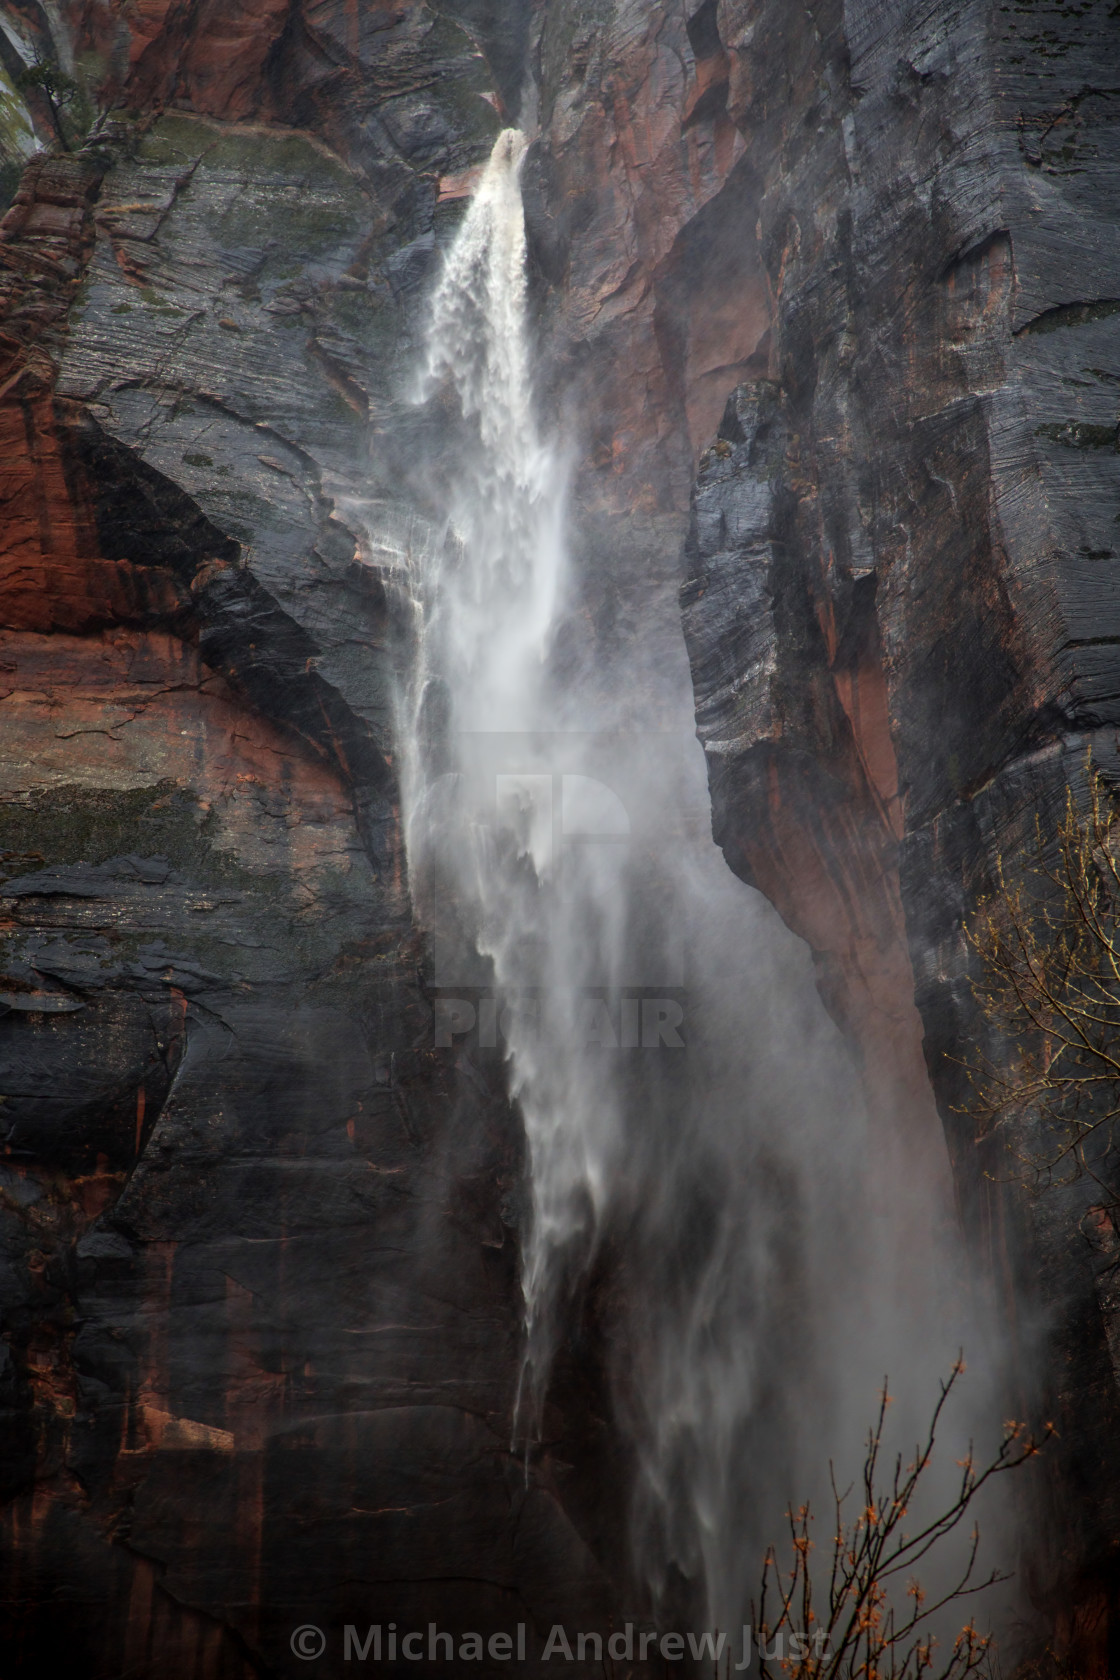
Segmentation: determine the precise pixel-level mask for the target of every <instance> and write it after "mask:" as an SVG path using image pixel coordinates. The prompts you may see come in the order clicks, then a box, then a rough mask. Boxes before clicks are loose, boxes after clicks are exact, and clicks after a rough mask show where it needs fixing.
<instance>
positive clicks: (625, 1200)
mask: <svg viewBox="0 0 1120 1680" xmlns="http://www.w3.org/2000/svg"><path fill="white" fill-rule="evenodd" d="M526 145H527V142H526V140H525V138H524V136H523V135H521V134H519V133H517V132H514V131H506V132H505V133H503V134H502V135H501V136H500V137H499V139H498V140H497V142H496V144H495V146H494V150H493V153H492V156H491V158H490V161H489V164H488V166H487V168H486V170H485V172H484V174H483V176H482V178H481V181H480V183H479V185H478V188H477V190H476V192H475V194H474V197H473V199H472V202H471V204H470V206H469V209H468V210H467V213H466V215H465V217H464V219H463V221H462V223H461V225H460V228H459V230H458V232H457V235H456V237H455V239H454V241H453V243H452V244H451V246H450V249H449V250H448V252H447V254H446V257H445V260H444V265H443V270H442V275H441V278H440V280H439V283H438V286H437V288H436V291H435V294H434V298H433V301H432V305H431V312H430V318H429V325H428V331H427V339H426V355H425V361H424V367H423V371H422V377H421V385H422V390H421V393H420V400H424V401H428V402H431V403H433V404H434V403H437V402H438V403H442V404H443V405H444V410H445V411H446V410H448V409H451V408H453V409H456V410H457V417H456V418H455V419H454V420H453V422H451V423H452V424H453V426H454V429H455V438H456V442H455V448H454V450H453V451H449V452H448V453H447V454H446V456H445V457H444V458H443V460H441V461H440V463H439V464H438V465H435V466H433V469H432V471H433V473H434V474H436V475H438V476H439V478H440V482H441V484H442V486H443V492H442V493H443V499H444V511H445V514H446V523H445V526H444V528H443V530H442V532H441V533H440V534H439V535H438V536H432V537H431V538H430V540H427V541H426V542H425V543H424V544H423V545H422V550H421V553H420V556H419V559H418V561H417V562H416V563H415V565H414V567H413V575H412V577H411V579H410V584H411V588H412V592H413V596H414V599H415V601H416V604H417V605H416V611H417V623H418V632H417V659H416V669H415V674H414V681H413V685H412V688H411V691H410V695H409V700H408V705H407V713H408V716H407V719H406V723H405V727H404V728H403V729H402V737H403V740H404V744H405V747H406V765H405V771H404V777H403V781H404V793H405V802H406V811H407V833H408V847H409V859H410V873H411V878H412V883H413V891H414V896H415V899H416V903H417V909H418V913H419V914H420V917H421V919H422V920H424V921H427V923H428V925H429V926H430V927H431V928H432V930H433V935H434V942H435V951H436V968H437V973H436V984H437V987H441V988H443V989H444V990H446V989H447V988H451V989H452V990H453V991H457V992H463V991H464V990H466V991H469V992H470V995H471V996H472V997H473V998H474V999H475V1004H474V1005H472V1007H471V1010H470V1012H469V1018H470V1019H471V1020H472V1021H475V1022H476V1024H477V1030H478V1034H479V1042H480V1043H488V1044H490V1045H493V1044H495V1043H496V1042H498V1041H499V1040H498V1038H497V1028H498V1023H499V1021H500V1025H501V1035H502V1036H501V1042H502V1043H504V1046H505V1048H506V1051H507V1053H508V1065H509V1071H510V1082H511V1087H512V1091H513V1094H514V1096H515V1097H516V1099H517V1102H518V1105H519V1108H520V1112H521V1115H522V1116H523V1121H524V1128H525V1136H526V1142H527V1154H528V1169H529V1180H530V1190H531V1210H530V1217H529V1221H528V1226H527V1229H526V1230H525V1231H523V1234H522V1280H523V1289H524V1297H525V1321H526V1341H525V1363H524V1372H523V1382H522V1391H521V1395H520V1400H519V1406H518V1417H517V1419H516V1420H515V1427H516V1428H517V1430H518V1431H519V1433H520V1435H521V1437H522V1438H523V1439H524V1440H528V1439H531V1437H532V1436H533V1434H534V1432H535V1430H536V1428H537V1426H538V1424H539V1421H540V1416H541V1408H542V1406H543V1401H544V1397H545V1391H546V1386H547V1383H548V1379H549V1373H550V1368H551V1365H552V1361H553V1358H554V1355H555V1352H556V1349H557V1347H558V1345H559V1343H560V1341H561V1339H562V1337H563V1335H564V1333H565V1329H566V1327H567V1316H568V1314H569V1312H570V1311H571V1303H572V1300H573V1295H574V1292H576V1291H577V1290H578V1286H579V1284H580V1282H581V1280H583V1279H585V1278H586V1276H587V1273H588V1268H589V1266H590V1264H591V1261H592V1258H593V1256H594V1254H595V1251H596V1244H597V1243H600V1242H602V1241H603V1240H604V1239H606V1238H609V1241H610V1244H611V1246H612V1253H613V1254H614V1255H615V1256H616V1260H615V1273H616V1276H617V1277H618V1278H619V1279H621V1282H620V1283H619V1285H618V1287H617V1288H616V1289H615V1290H614V1291H613V1294H612V1304H611V1306H610V1308H609V1311H608V1312H607V1318H608V1323H607V1325H606V1329H605V1336H606V1339H607V1342H608V1347H609V1359H610V1367H611V1378H612V1384H613V1390H612V1392H613V1406H614V1411H615V1414H616V1423H617V1424H618V1426H619V1427H620V1428H622V1429H623V1430H625V1432H626V1433H627V1435H628V1437H629V1439H630V1441H631V1444H632V1448H633V1454H634V1458H635V1461H636V1467H637V1468H636V1475H635V1491H634V1496H633V1510H632V1528H633V1536H634V1544H635V1551H636V1557H637V1562H638V1567H639V1570H640V1571H641V1572H642V1573H643V1574H644V1576H645V1580H646V1583H647V1585H648V1588H649V1591H650V1594H651V1598H652V1600H653V1601H654V1602H655V1603H657V1602H658V1601H659V1600H661V1599H662V1598H663V1594H664V1592H665V1591H666V1584H667V1583H671V1582H672V1581H673V1580H677V1581H683V1582H685V1583H687V1584H689V1585H688V1590H687V1592H686V1594H685V1597H686V1599H687V1603H688V1608H689V1613H691V1614H692V1615H693V1616H694V1617H697V1618H703V1617H706V1618H707V1622H708V1625H710V1626H723V1627H728V1626H732V1625H736V1624H737V1622H738V1620H739V1618H740V1617H741V1615H742V1613H743V1610H744V1605H745V1602H746V1600H748V1599H749V1597H750V1594H751V1591H752V1589H753V1587H754V1585H755V1582H756V1579H757V1568H756V1566H757V1560H758V1557H759V1555H760V1553H761V1550H762V1548H763V1546H764V1545H765V1543H766V1542H767V1541H769V1540H770V1539H772V1538H774V1537H775V1535H776V1533H777V1530H778V1528H779V1526H780V1521H781V1512H782V1510H783V1509H784V1508H785V1505H786V1503H788V1501H789V1500H790V1498H791V1497H797V1498H799V1499H800V1498H801V1497H804V1496H805V1495H806V1494H808V1493H812V1492H816V1491H819V1488H820V1484H821V1478H822V1475H823V1474H824V1473H825V1471H826V1460H827V1455H828V1454H829V1453H834V1454H835V1455H836V1456H837V1457H838V1459H839V1460H840V1462H841V1463H842V1464H843V1463H845V1462H850V1460H851V1456H852V1451H853V1449H854V1448H856V1447H858V1441H859V1438H860V1435H861V1433H862V1429H863V1426H864V1424H865V1422H866V1419H867V1417H868V1415H869V1412H870V1409H871V1406H872V1404H873V1401H874V1395H875V1389H876V1386H877V1382H878V1380H880V1379H881V1376H882V1372H883V1371H884V1370H885V1369H888V1368H889V1369H890V1371H891V1373H892V1379H893V1378H894V1377H895V1376H897V1378H898V1382H897V1384H894V1383H892V1386H895V1388H896V1393H897V1395H898V1397H899V1402H900V1404H899V1406H898V1408H897V1412H898V1415H899V1419H900V1423H901V1426H902V1431H903V1434H904V1435H909V1436H910V1437H911V1438H913V1436H915V1435H916V1434H917V1431H918V1427H919V1426H920V1423H921V1422H922V1421H923V1420H924V1418H925V1417H926V1416H927V1415H928V1404H929V1401H930V1398H931V1395H932V1392H933V1388H934V1380H935V1377H936V1375H937V1374H939V1373H944V1371H945V1370H947V1368H948V1364H949V1361H950V1358H951V1355H952V1352H953V1351H954V1350H955V1340H956V1337H955V1332H954V1327H953V1319H952V1315H951V1314H950V1313H947V1312H946V1311H945V1310H944V1304H943V1302H942V1301H940V1300H939V1299H938V1290H939V1288H940V1285H939V1282H938V1280H939V1279H940V1278H944V1277H945V1276H946V1275H947V1272H946V1263H945V1258H944V1253H943V1250H942V1248H941V1247H940V1246H939V1244H940V1242H941V1237H940V1236H939V1234H938V1226H939V1221H940V1220H941V1219H942V1215H943V1211H944V1210H943V1208H942V1206H941V1203H940V1194H941V1185H942V1180H941V1176H940V1173H939V1172H938V1171H937V1170H934V1171H933V1172H932V1173H931V1172H930V1171H929V1160H928V1158H921V1159H920V1158H919V1157H918V1156H913V1157H912V1158H907V1157H906V1154H905V1146H900V1149H901V1153H900V1154H898V1155H897V1157H896V1158H895V1159H893V1160H892V1161H891V1162H889V1163H887V1164H886V1165H884V1164H883V1163H884V1159H885V1157H884V1156H883V1155H882V1152H880V1163H879V1167H878V1169H877V1170H878V1177H875V1176H874V1175H873V1174H869V1172H868V1171H867V1169H866V1167H865V1165H864V1163H865V1162H866V1160H867V1156H868V1146H867V1138H866V1120H865V1117H864V1114H863V1110H862V1106H861V1102H860V1098H859V1095H858V1081H857V1079H856V1078H855V1075H854V1073H853V1070H852V1068H851V1067H850V1065H849V1062H848V1058H847V1055H846V1053H845V1051H844V1048H843V1046H842V1044H841V1042H840V1039H839V1035H838V1034H837V1033H836V1031H835V1030H834V1028H833V1027H832V1025H831V1023H830V1022H829V1021H828V1019H827V1017H826V1016H825V1015H824V1012H823V1010H822V1008H821V1006H820V1004H819V1001H818V998H817V995H816V992H815V988H814V985H813V979H812V973H811V965H810V963H809V960H808V954H807V952H806V951H805V949H804V947H803V946H801V944H800V942H799V941H797V940H796V939H794V937H793V936H792V935H791V934H789V933H788V932H787V930H786V929H785V928H784V927H783V926H782V925H781V923H780V922H779V920H778V918H777V916H776V915H775V913H774V912H773V911H772V910H771V908H770V906H769V905H767V904H766V903H765V902H764V901H763V900H762V899H761V898H760V897H759V896H758V895H757V894H755V893H753V892H751V891H749V890H748V889H746V888H745V887H743V886H742V884H741V883H739V882H738V881H736V880H735V879H734V878H733V877H732V876H731V874H730V872H729V871H728V869H727V868H726V865H725V864H724V862H723V859H722V857H721V856H720V854H719V853H718V852H717V850H716V849H715V847H714V845H713V844H712V842H711V840H710V838H709V837H708V833H707V830H708V819H707V788H706V778H705V771H704V763H703V756H702V754H701V752H700V750H699V747H698V746H697V744H696V742H695V739H694V734H693V722H692V695H691V684H690V678H689V673H688V667H687V663H686V660H685V657H684V650H683V644H682V641H681V637H680V633H679V625H675V624H674V625H672V626H668V627H667V625H666V624H664V623H662V624H661V625H660V626H659V627H658V630H657V634H658V635H660V636H661V637H662V638H663V641H664V645H665V647H666V648H668V649H669V652H668V653H667V654H666V656H665V658H664V660H663V664H664V667H665V668H664V670H663V671H662V672H661V681H662V686H663V691H664V692H663V694H662V700H661V701H659V707H660V709H659V711H658V712H657V727H656V728H638V727H636V724H635V720H636V719H638V718H640V717H641V710H640V706H639V705H638V704H636V700H635V694H636V692H637V694H638V696H639V699H640V695H641V690H642V687H643V683H645V681H646V676H645V674H644V673H646V672H647V671H648V658H647V655H646V653H645V652H644V650H643V649H642V647H641V646H640V642H641V631H640V629H639V631H638V632H636V633H635V636H634V637H633V638H632V641H631V644H630V646H629V649H628V650H627V649H626V648H624V649H623V652H622V654H621V656H618V655H616V657H615V660H614V664H613V666H612V668H611V669H610V670H607V671H604V670H597V671H596V681H595V682H594V683H593V684H592V683H588V682H586V681H581V682H579V683H574V682H573V680H572V672H573V670H578V671H580V672H581V673H583V676H584V678H585V677H586V673H587V671H588V670H589V669H591V668H594V667H595V660H596V655H595V649H594V646H592V647H591V648H590V650H588V649H587V648H584V651H583V654H582V661H581V659H580V658H574V657H573V655H572V653H571V645H570V644H571V642H572V640H573V639H576V640H578V638H579V637H580V636H581V635H582V636H583V637H584V640H585V642H586V641H587V639H588V634H589V633H588V632H586V631H585V630H582V629H581V627H580V624H579V622H577V620H578V615H577V614H575V613H574V611H573V606H572V602H573V599H574V582H573V580H574V575H575V573H576V571H577V570H578V566H577V564H576V563H575V562H573V561H570V559H569V555H568V538H567V533H566V517H567V482H566V478H567V475H566V468H565V459H564V455H563V452H562V450H561V448H560V446H559V444H558V442H557V441H556V440H552V439H549V438H547V437H545V436H542V434H541V431H540V429H539V426H538V421H537V416H536V413H535V409H534V400H533V391H532V379H531V372H532V351H531V339H530V330H529V317H528V303H527V281H526V239H525V227H524V217H523V211H522V204H521V193H520V172H521V168H522V164H523V160H524V157H525V152H526ZM452 399H453V400H452ZM581 563H583V562H581ZM586 563H587V564H591V565H593V564H594V555H593V554H592V555H590V556H589V557H588V558H587V561H586ZM591 641H592V642H593V635H592V636H591ZM665 693H667V694H668V695H669V700H668V702H667V704H666V703H662V702H663V701H664V694H665ZM649 710H650V711H651V712H652V710H653V708H652V707H651V708H649ZM682 1000H683V1003H682ZM450 1007H451V1010H452V1014H451V1016H450V1017H449V1019H448V1022H447V1024H448V1025H449V1027H450V1029H453V1030H459V1029H461V1028H462V1026H463V1025H464V1023H465V1022H466V1020H467V1019H468V1016H467V1015H466V1014H463V1015H460V1016H456V1015H455V1014H454V1010H455V1008H456V1007H459V1006H457V1005H455V1004H454V1003H452V1005H451V1006H450ZM437 1009H438V1006H437ZM930 1180H932V1181H933V1187H932V1188H930V1187H929V1186H930ZM904 1250H905V1251H907V1252H908V1253H909V1254H910V1257H911V1264H910V1265H909V1266H908V1267H906V1268H900V1266H899V1264H898V1260H899V1256H900V1255H901V1254H902V1253H903V1251H904ZM915 1254H917V1256H918V1258H917V1260H916V1261H915V1260H914V1256H915ZM903 1271H904V1272H905V1282H902V1281H900V1279H901V1278H902V1273H903ZM915 1279H919V1280H925V1284H926V1286H927V1289H928V1293H927V1295H926V1296H925V1297H921V1296H920V1294H916V1293H915V1290H916V1287H917V1286H916V1284H915ZM604 1310H606V1309H604ZM822 1444H823V1451H822Z"/></svg>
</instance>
